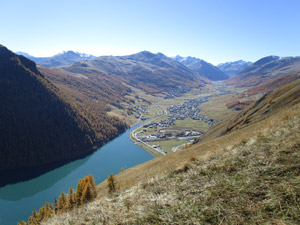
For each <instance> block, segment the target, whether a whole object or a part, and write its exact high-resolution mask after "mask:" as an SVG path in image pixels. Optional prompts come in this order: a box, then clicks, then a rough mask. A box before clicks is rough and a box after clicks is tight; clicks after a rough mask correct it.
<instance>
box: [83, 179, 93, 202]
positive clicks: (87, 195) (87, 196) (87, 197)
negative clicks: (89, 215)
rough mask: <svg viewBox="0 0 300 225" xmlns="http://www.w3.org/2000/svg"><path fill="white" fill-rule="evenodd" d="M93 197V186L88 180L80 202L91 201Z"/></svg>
mask: <svg viewBox="0 0 300 225" xmlns="http://www.w3.org/2000/svg"><path fill="white" fill-rule="evenodd" d="M94 198H95V195H94V191H93V187H92V185H91V184H90V182H88V183H86V185H85V188H84V190H83V192H82V196H81V204H83V203H85V202H89V201H92V200H93V199H94Z"/></svg>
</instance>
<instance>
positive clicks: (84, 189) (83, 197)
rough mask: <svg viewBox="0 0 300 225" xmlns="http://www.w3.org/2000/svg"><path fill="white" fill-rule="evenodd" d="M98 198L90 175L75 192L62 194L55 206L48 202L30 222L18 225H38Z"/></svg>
mask: <svg viewBox="0 0 300 225" xmlns="http://www.w3.org/2000/svg"><path fill="white" fill-rule="evenodd" d="M96 197H97V192H96V186H95V179H94V177H93V176H92V175H91V174H89V175H88V176H86V177H84V178H83V179H80V180H79V182H78V185H77V188H76V191H75V192H74V190H73V188H70V189H69V193H68V194H67V195H66V194H65V193H64V192H62V193H61V195H60V196H59V198H58V200H57V199H55V200H54V205H53V204H49V203H48V202H46V204H45V205H44V206H42V207H41V208H40V209H39V211H36V210H35V209H34V210H33V211H32V216H30V217H29V218H28V221H27V222H25V221H21V222H20V223H18V225H38V224H40V223H41V222H43V221H46V220H47V219H49V218H50V217H52V216H53V215H58V214H60V213H62V212H66V211H69V210H72V209H73V208H75V207H78V206H81V205H83V204H86V203H88V202H90V201H92V200H94V199H95V198H96Z"/></svg>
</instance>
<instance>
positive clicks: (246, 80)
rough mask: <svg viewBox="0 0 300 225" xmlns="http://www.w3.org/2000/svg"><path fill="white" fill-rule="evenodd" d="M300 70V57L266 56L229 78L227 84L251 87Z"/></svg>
mask: <svg viewBox="0 0 300 225" xmlns="http://www.w3.org/2000/svg"><path fill="white" fill-rule="evenodd" d="M299 72H300V57H283V58H280V57H279V56H268V57H264V58H262V59H260V60H258V61H256V62H254V63H253V64H251V65H250V66H248V67H247V68H245V69H244V70H243V71H242V72H240V73H239V74H238V75H236V76H234V77H232V78H230V79H229V80H228V81H227V84H229V85H234V86H237V87H251V86H256V85H259V84H261V83H262V82H265V81H267V80H269V79H273V78H275V77H278V76H280V75H288V74H293V73H299Z"/></svg>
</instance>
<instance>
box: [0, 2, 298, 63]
mask: <svg viewBox="0 0 300 225" xmlns="http://www.w3.org/2000/svg"><path fill="white" fill-rule="evenodd" d="M0 5H1V13H0V44H2V45H5V46H6V47H7V48H9V49H10V50H12V51H15V52H16V51H23V52H27V53H29V54H31V55H33V56H39V57H41V56H52V55H54V54H57V53H59V52H62V51H67V50H73V51H79V52H83V53H87V54H92V55H95V56H101V55H127V54H132V53H137V52H140V51H143V50H148V51H151V52H153V53H157V52H162V53H163V54H165V55H167V56H175V55H181V56H194V57H197V58H200V59H203V60H205V61H208V62H210V63H212V64H215V65H217V64H218V63H223V62H228V61H236V60H240V59H243V60H245V61H253V62H254V61H256V60H258V59H260V58H262V57H265V56H268V55H278V56H281V57H284V56H299V55H300V29H299V28H300V13H299V9H300V1H299V0H105V1H104V0H42V1H41V0H26V1H24V0H19V1H18V0H0Z"/></svg>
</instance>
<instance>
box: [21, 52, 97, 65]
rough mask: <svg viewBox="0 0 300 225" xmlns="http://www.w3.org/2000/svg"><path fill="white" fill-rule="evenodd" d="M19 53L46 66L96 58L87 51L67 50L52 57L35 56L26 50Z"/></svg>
mask: <svg viewBox="0 0 300 225" xmlns="http://www.w3.org/2000/svg"><path fill="white" fill-rule="evenodd" d="M17 54H19V55H23V56H25V57H27V58H29V59H31V60H32V61H34V62H35V63H37V64H41V65H43V66H46V67H57V66H65V65H69V64H72V63H75V62H80V61H84V60H90V59H93V58H95V56H92V55H88V54H85V53H79V52H73V51H67V52H62V53H59V54H57V55H54V56H52V57H34V56H31V55H29V54H27V53H25V52H17Z"/></svg>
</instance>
